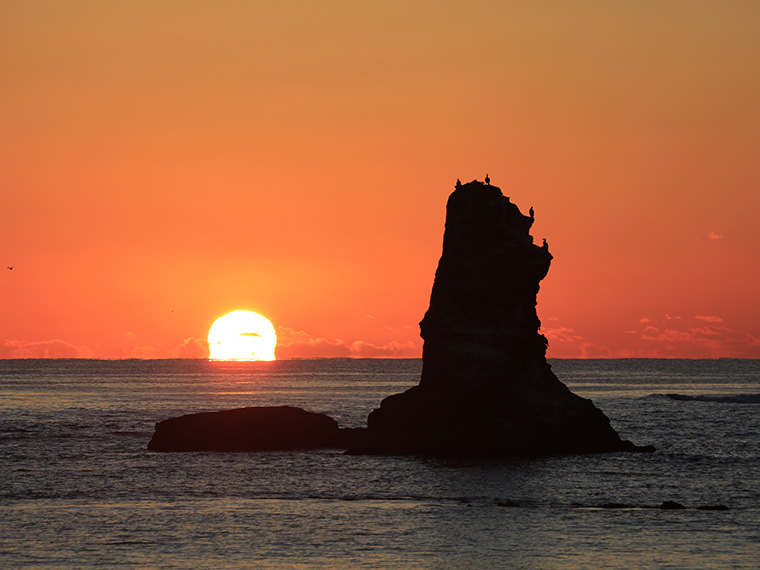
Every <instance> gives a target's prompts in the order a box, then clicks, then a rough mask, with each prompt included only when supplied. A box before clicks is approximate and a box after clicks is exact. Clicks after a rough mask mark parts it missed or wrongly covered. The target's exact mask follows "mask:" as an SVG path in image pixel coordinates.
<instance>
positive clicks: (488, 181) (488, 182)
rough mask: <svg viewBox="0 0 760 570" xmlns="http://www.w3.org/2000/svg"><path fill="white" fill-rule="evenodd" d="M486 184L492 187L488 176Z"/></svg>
mask: <svg viewBox="0 0 760 570" xmlns="http://www.w3.org/2000/svg"><path fill="white" fill-rule="evenodd" d="M486 184H488V185H489V186H490V185H491V179H490V178H488V174H486Z"/></svg>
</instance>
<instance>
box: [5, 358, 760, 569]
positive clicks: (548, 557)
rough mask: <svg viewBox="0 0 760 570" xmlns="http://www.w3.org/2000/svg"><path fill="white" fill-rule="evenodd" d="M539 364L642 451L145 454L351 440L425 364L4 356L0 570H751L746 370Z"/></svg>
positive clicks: (681, 364) (759, 502)
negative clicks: (175, 429)
mask: <svg viewBox="0 0 760 570" xmlns="http://www.w3.org/2000/svg"><path fill="white" fill-rule="evenodd" d="M550 362H551V363H552V367H553V370H554V371H555V373H556V374H557V376H558V377H559V378H560V380H562V381H563V382H564V383H565V384H567V385H568V386H569V387H570V389H571V390H573V391H574V392H575V393H577V394H579V395H581V396H584V397H587V398H591V399H592V400H593V401H594V402H595V403H596V405H597V406H598V407H600V408H601V409H602V410H603V411H604V412H605V413H606V414H607V416H608V417H609V418H610V419H611V422H612V425H613V426H614V427H615V428H616V429H617V430H618V432H619V433H620V434H621V436H622V437H623V438H624V439H629V440H631V441H633V442H634V443H636V444H639V445H646V444H651V445H654V446H655V447H656V448H657V451H656V452H655V453H645V454H638V453H611V454H594V455H578V456H569V457H549V458H544V459H530V460H527V459H525V460H513V461H498V462H494V461H463V460H440V459H430V458H417V457H364V456H349V455H344V454H343V453H341V452H340V451H336V450H313V451H293V452H240V453H213V452H203V453H157V452H149V451H148V450H147V448H146V446H147V444H148V441H149V440H150V437H151V435H152V433H153V427H154V424H155V423H156V422H158V421H160V420H163V419H166V418H169V417H173V416H178V415H182V414H186V413H193V412H201V411H211V410H221V409H228V408H235V407H241V406H252V405H253V406H258V405H293V406H299V407H302V408H304V409H307V410H310V411H315V412H324V413H327V414H329V415H331V416H332V417H334V418H335V419H336V420H338V422H339V423H340V424H341V426H343V427H360V426H362V425H366V423H365V422H366V417H367V414H368V413H369V412H370V411H371V410H372V409H374V408H375V407H377V406H378V405H379V402H380V400H381V399H382V398H383V397H385V396H388V395H390V394H394V393H397V392H401V391H403V390H405V389H407V388H408V387H411V386H413V385H415V384H416V383H417V382H418V381H419V375H420V371H421V367H422V362H421V360H419V359H399V360H386V359H382V360H381V359H377V360H375V359H366V360H354V359H323V360H281V361H275V362H245V363H225V362H208V361H205V360H121V361H102V360H0V513H1V515H0V567H2V568H114V567H123V568H220V569H221V568H224V569H238V568H263V569H274V568H277V569H283V568H298V569H301V568H335V569H349V568H372V569H416V568H419V569H492V568H493V569H497V568H498V569H503V568H514V569H520V568H530V569H547V570H549V569H557V570H559V569H577V568H593V569H603V568H610V569H621V568H632V569H633V568H636V569H647V568H652V569H654V568H658V569H659V568H678V569H707V568H709V569H715V568H747V569H749V568H752V569H756V568H758V567H760V413H758V412H760V361H758V360H724V359H719V360H637V359H631V360H552V361H550ZM666 502H673V503H677V504H679V505H681V506H683V507H685V508H677V509H663V508H661V507H662V505H663V503H666Z"/></svg>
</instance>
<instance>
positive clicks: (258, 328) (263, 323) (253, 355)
mask: <svg viewBox="0 0 760 570" xmlns="http://www.w3.org/2000/svg"><path fill="white" fill-rule="evenodd" d="M208 345H209V350H210V352H211V354H210V355H209V359H210V360H274V359H275V357H274V348H275V346H276V345H277V333H275V331H274V326H272V323H271V322H270V321H269V319H267V318H266V317H263V316H261V315H259V314H258V313H254V312H253V311H242V310H241V311H232V312H231V313H227V314H226V315H224V316H223V317H219V318H218V319H217V320H216V321H214V324H213V325H211V328H210V329H209V331H208Z"/></svg>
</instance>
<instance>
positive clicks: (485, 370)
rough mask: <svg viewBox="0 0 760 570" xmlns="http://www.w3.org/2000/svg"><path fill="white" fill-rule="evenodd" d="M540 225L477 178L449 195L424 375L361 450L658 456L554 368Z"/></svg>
mask: <svg viewBox="0 0 760 570" xmlns="http://www.w3.org/2000/svg"><path fill="white" fill-rule="evenodd" d="M532 224H533V217H532V211H531V215H530V216H526V215H523V214H522V213H521V212H520V209H519V208H518V207H517V206H516V205H515V204H513V203H512V202H510V200H509V198H508V197H506V196H504V195H503V194H502V192H501V190H500V189H499V188H497V187H496V186H490V185H489V184H484V183H481V182H478V181H472V182H470V183H468V184H464V185H460V184H459V183H457V188H456V190H455V191H454V192H453V193H452V194H451V196H450V197H449V201H448V204H447V214H446V230H445V234H444V239H443V255H442V256H441V260H440V262H439V264H438V270H437V271H436V275H435V282H434V284H433V291H432V294H431V298H430V308H429V309H428V311H427V313H426V314H425V317H424V318H423V320H422V322H421V323H420V328H421V335H422V338H423V339H424V341H425V342H424V348H423V370H422V378H421V380H420V383H419V385H418V386H415V387H413V388H411V389H409V390H407V391H406V392H404V393H402V394H396V395H393V396H390V397H388V398H386V399H384V400H383V401H382V403H381V405H380V408H378V409H376V410H374V411H373V412H372V413H371V414H370V415H369V418H368V431H367V433H366V436H365V437H364V438H363V439H362V443H361V444H359V445H357V446H355V447H354V448H353V449H351V450H350V452H353V453H373V454H425V455H437V456H478V457H512V456H536V455H548V454H555V453H585V452H602V451H622V450H627V451H635V450H641V451H645V450H646V451H649V450H651V448H639V447H637V446H635V445H633V444H631V443H630V442H627V441H623V440H621V439H620V437H619V436H618V434H617V433H616V432H615V430H613V429H612V427H611V426H610V422H609V420H608V419H607V417H606V416H605V415H604V414H603V413H602V412H601V411H600V410H599V409H598V408H596V407H595V406H594V404H593V403H592V402H591V400H588V399H585V398H581V397H579V396H577V395H575V394H573V393H572V392H570V390H568V388H567V387H566V386H565V385H564V384H562V382H560V381H559V380H558V379H557V377H556V376H555V375H554V373H553V372H552V370H551V367H550V365H549V364H548V363H547V362H546V356H545V355H546V347H547V340H546V337H544V336H543V335H542V334H540V333H539V329H540V326H541V323H540V321H539V320H538V316H537V314H536V295H537V293H538V290H539V282H540V281H541V280H542V279H543V278H544V277H545V276H546V274H547V272H548V270H549V266H550V264H551V260H552V255H551V254H550V253H549V249H548V246H547V245H546V242H544V244H543V245H542V246H538V245H536V244H534V243H533V238H532V237H531V235H530V228H531V226H532Z"/></svg>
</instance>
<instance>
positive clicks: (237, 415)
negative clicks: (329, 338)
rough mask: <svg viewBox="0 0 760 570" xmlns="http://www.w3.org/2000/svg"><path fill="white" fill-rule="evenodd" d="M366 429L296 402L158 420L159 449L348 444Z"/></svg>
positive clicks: (151, 446) (152, 444)
mask: <svg viewBox="0 0 760 570" xmlns="http://www.w3.org/2000/svg"><path fill="white" fill-rule="evenodd" d="M362 431H363V430H355V429H340V428H339V427H338V422H336V421H335V420H334V419H333V418H331V417H330V416H327V415H325V414H317V413H314V412H307V411H305V410H302V409H301V408H295V407H291V406H261V407H251V408H237V409H234V410H222V411H219V412H202V413H198V414H188V415H186V416H180V417H177V418H170V419H168V420H164V421H161V422H158V423H157V424H156V430H155V432H154V434H153V438H152V439H151V440H150V443H148V449H150V450H153V451H261V450H285V449H315V448H321V447H329V448H343V449H345V448H347V447H349V446H350V445H352V444H354V443H355V440H356V437H358V436H360V435H361V432H362Z"/></svg>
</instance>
